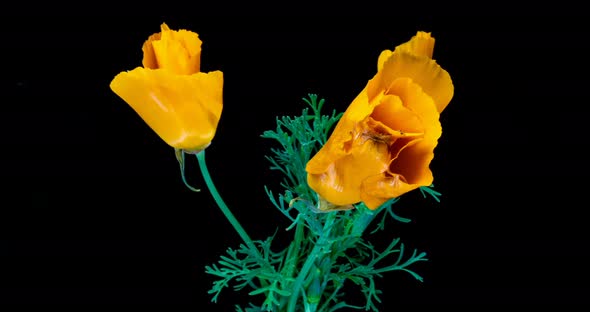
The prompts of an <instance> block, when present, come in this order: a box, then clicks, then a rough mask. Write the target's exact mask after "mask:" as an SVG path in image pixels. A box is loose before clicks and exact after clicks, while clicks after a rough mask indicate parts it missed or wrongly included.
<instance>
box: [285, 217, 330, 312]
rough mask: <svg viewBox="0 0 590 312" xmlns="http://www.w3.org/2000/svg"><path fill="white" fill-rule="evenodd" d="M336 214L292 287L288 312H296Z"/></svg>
mask: <svg viewBox="0 0 590 312" xmlns="http://www.w3.org/2000/svg"><path fill="white" fill-rule="evenodd" d="M334 217H335V215H334V213H331V214H330V215H329V216H328V217H327V220H326V223H324V229H323V233H322V235H321V237H320V238H319V239H318V241H317V242H316V244H315V246H314V247H313V249H312V251H311V253H310V254H309V255H308V257H307V260H306V261H305V263H304V264H303V267H302V268H301V271H299V275H297V279H296V280H295V282H294V283H293V287H292V293H291V298H289V305H288V310H287V311H288V312H294V311H295V308H296V305H297V299H298V298H299V293H300V292H301V287H302V285H303V282H304V281H305V279H306V277H307V274H308V273H309V270H311V268H312V267H313V264H314V262H315V260H316V258H317V257H318V256H319V254H320V252H321V251H322V248H323V247H325V246H324V244H325V242H326V240H327V236H328V234H329V229H330V228H331V227H332V224H333V223H334Z"/></svg>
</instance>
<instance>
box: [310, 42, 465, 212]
mask: <svg viewBox="0 0 590 312" xmlns="http://www.w3.org/2000/svg"><path fill="white" fill-rule="evenodd" d="M433 49H434V38H432V37H431V36H430V33H426V32H418V33H417V34H416V35H415V36H414V37H412V38H411V40H410V41H408V42H406V43H404V44H402V45H399V46H398V47H396V48H395V50H394V51H389V50H385V51H383V52H382V53H381V55H380V56H379V60H378V66H377V68H378V71H377V74H376V75H375V76H374V77H373V78H372V79H371V80H370V81H369V82H368V84H367V86H366V87H365V88H364V89H363V90H362V91H361V93H360V94H359V95H358V96H357V97H356V99H354V101H353V102H352V103H351V104H350V106H349V107H348V109H347V110H346V111H345V113H344V114H343V116H342V118H341V119H340V121H339V122H338V124H337V125H336V127H335V128H334V130H333V132H332V134H331V136H330V138H329V139H328V141H327V142H326V144H325V145H324V146H323V147H322V148H321V150H320V151H319V152H318V153H317V154H316V155H314V157H313V158H312V159H311V160H310V161H309V162H308V163H307V166H306V170H307V173H308V175H307V182H308V184H309V186H310V187H311V188H312V189H313V190H314V191H316V192H317V193H318V195H319V196H320V197H321V198H322V199H325V200H327V201H328V202H330V203H332V204H334V205H337V206H348V205H351V204H354V203H358V202H361V201H362V202H364V203H365V205H366V206H367V207H369V208H370V209H376V208H378V207H379V206H381V205H382V204H383V203H385V202H386V201H387V200H389V199H391V198H395V197H398V196H400V195H402V194H404V193H406V192H409V191H411V190H414V189H416V188H418V187H420V186H428V185H431V184H432V181H433V175H432V172H431V171H430V168H429V165H430V162H431V160H432V159H433V157H434V149H435V147H436V145H437V142H438V139H439V137H440V136H441V134H442V128H441V124H440V121H439V113H440V112H442V111H443V109H444V108H445V107H446V106H447V104H448V103H449V102H450V101H451V98H452V97H453V90H454V88H453V83H452V81H451V77H450V76H449V74H448V73H447V72H446V71H445V70H444V69H442V68H441V67H440V66H439V65H438V64H437V63H436V62H435V61H434V60H433V59H432V52H433Z"/></svg>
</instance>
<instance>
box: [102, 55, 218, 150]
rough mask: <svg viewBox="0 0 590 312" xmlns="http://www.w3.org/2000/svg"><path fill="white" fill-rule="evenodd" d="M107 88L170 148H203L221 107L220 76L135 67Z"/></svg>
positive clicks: (211, 133)
mask: <svg viewBox="0 0 590 312" xmlns="http://www.w3.org/2000/svg"><path fill="white" fill-rule="evenodd" d="M110 87H111V89H112V90H113V91H114V92H115V93H116V94H117V95H119V96H120V97H121V98H122V99H123V100H125V101H126V102H127V103H128V104H129V105H130V106H131V107H132V108H133V109H134V110H135V111H136V112H137V113H138V114H139V115H140V116H141V118H143V120H144V121H145V122H146V123H147V124H148V125H149V126H150V127H151V128H152V129H153V130H154V131H155V132H156V133H157V134H158V135H159V136H160V137H161V138H162V139H163V140H164V141H165V142H166V143H168V144H169V145H170V146H172V147H175V148H180V149H185V150H199V149H202V148H204V147H206V146H207V145H208V144H209V143H210V142H211V140H212V139H213V136H214V135H215V131H216V128H217V123H218V122H219V118H220V117H221V110H222V106H223V101H222V93H223V92H222V91H223V73H222V72H220V71H214V72H210V73H196V74H193V75H174V74H172V73H170V72H168V71H165V70H160V69H157V70H152V69H144V68H141V67H138V68H136V69H134V70H132V71H129V72H122V73H120V74H118V75H117V76H116V77H115V78H114V79H113V81H112V82H111V85H110Z"/></svg>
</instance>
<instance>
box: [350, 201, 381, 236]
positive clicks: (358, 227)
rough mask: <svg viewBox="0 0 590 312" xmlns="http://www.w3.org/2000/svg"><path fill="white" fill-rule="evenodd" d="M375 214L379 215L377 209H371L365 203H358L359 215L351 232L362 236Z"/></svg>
mask: <svg viewBox="0 0 590 312" xmlns="http://www.w3.org/2000/svg"><path fill="white" fill-rule="evenodd" d="M375 216H377V210H375V211H373V210H370V209H369V208H367V206H365V204H364V203H360V204H358V205H357V215H356V217H355V219H354V222H353V225H352V230H351V234H352V235H354V236H357V237H360V236H362V235H363V232H364V231H365V230H366V229H367V227H368V226H369V224H371V222H372V221H373V219H375Z"/></svg>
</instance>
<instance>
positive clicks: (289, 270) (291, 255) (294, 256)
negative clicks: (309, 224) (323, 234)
mask: <svg viewBox="0 0 590 312" xmlns="http://www.w3.org/2000/svg"><path fill="white" fill-rule="evenodd" d="M303 222H304V221H301V220H299V221H297V225H296V228H295V236H294V239H293V242H292V243H291V246H289V250H288V252H287V257H286V258H285V264H286V265H288V266H287V267H285V268H284V270H283V271H282V272H281V274H282V275H283V276H284V277H285V278H291V277H292V276H293V273H294V271H295V268H296V267H297V263H299V256H300V252H301V245H302V244H303V240H304V239H305V237H304V230H305V226H304V225H303ZM287 300H288V298H287V297H283V298H281V302H280V306H281V307H282V306H284V305H285V304H286V303H287Z"/></svg>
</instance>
